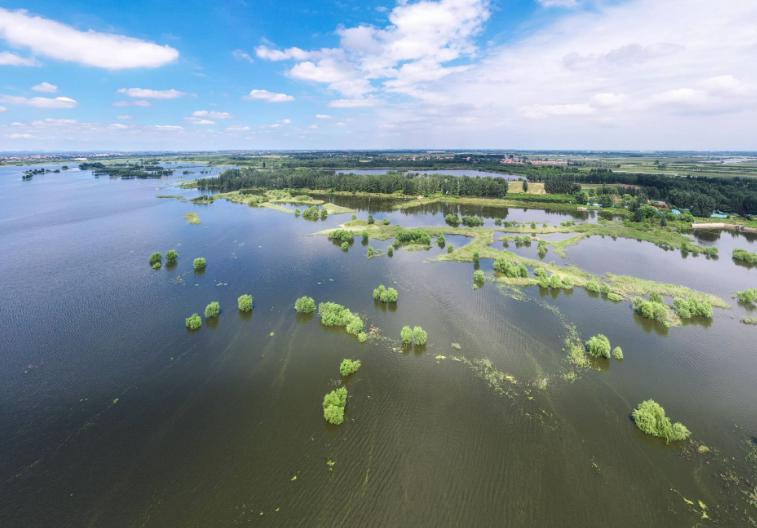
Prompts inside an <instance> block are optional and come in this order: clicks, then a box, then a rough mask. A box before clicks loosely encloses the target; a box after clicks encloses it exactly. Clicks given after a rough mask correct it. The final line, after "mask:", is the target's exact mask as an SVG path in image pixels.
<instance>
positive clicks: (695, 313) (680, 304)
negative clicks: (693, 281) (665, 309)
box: [673, 297, 712, 319]
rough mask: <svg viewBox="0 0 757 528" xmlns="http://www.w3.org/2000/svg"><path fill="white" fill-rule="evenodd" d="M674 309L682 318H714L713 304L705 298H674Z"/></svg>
mask: <svg viewBox="0 0 757 528" xmlns="http://www.w3.org/2000/svg"><path fill="white" fill-rule="evenodd" d="M673 310H675V312H676V314H678V317H680V318H681V319H691V318H692V317H703V318H705V319H712V304H710V303H709V302H708V301H706V300H704V299H697V298H694V297H689V298H688V299H681V298H677V299H674V300H673Z"/></svg>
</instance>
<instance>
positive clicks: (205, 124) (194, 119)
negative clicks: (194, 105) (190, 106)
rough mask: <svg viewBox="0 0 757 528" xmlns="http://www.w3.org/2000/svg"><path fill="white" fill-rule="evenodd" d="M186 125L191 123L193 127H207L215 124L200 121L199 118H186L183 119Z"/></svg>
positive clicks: (204, 120) (210, 121)
mask: <svg viewBox="0 0 757 528" xmlns="http://www.w3.org/2000/svg"><path fill="white" fill-rule="evenodd" d="M185 120H186V121H187V122H188V123H192V124H193V125H203V126H209V125H215V124H216V122H215V121H213V120H212V119H202V118H199V117H187V118H186V119H185Z"/></svg>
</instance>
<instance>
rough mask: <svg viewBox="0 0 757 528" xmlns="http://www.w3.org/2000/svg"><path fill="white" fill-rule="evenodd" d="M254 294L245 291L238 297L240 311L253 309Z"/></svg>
mask: <svg viewBox="0 0 757 528" xmlns="http://www.w3.org/2000/svg"><path fill="white" fill-rule="evenodd" d="M252 301H253V298H252V295H250V294H249V293H245V294H242V295H240V296H239V297H237V307H238V308H239V311H240V312H245V313H249V312H251V311H252Z"/></svg>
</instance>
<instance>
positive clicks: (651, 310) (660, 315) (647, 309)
mask: <svg viewBox="0 0 757 528" xmlns="http://www.w3.org/2000/svg"><path fill="white" fill-rule="evenodd" d="M633 309H634V311H635V312H636V313H637V314H639V315H640V316H642V317H644V318H645V319H651V320H652V321H657V322H658V323H661V324H663V325H667V324H668V307H667V306H665V305H664V304H663V303H662V302H660V301H659V300H656V299H649V300H647V299H642V298H640V297H637V298H636V299H634V300H633Z"/></svg>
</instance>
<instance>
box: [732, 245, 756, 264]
mask: <svg viewBox="0 0 757 528" xmlns="http://www.w3.org/2000/svg"><path fill="white" fill-rule="evenodd" d="M731 258H732V259H733V261H734V262H736V263H737V264H743V265H746V266H757V253H751V252H749V251H747V250H746V249H734V250H733V253H731Z"/></svg>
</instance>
